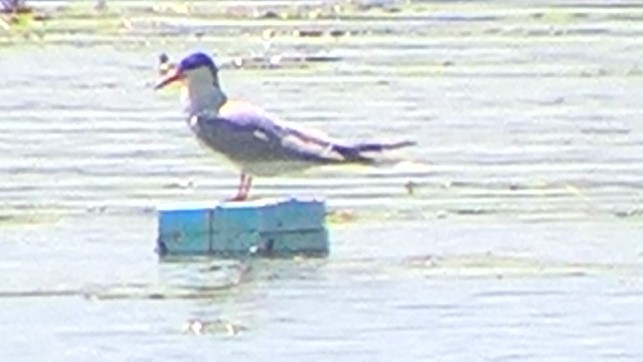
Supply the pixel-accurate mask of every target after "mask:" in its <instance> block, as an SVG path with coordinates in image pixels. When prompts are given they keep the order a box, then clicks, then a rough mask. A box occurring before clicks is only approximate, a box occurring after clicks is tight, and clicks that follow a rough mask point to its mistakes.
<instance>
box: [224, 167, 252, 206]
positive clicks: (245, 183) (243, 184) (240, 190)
mask: <svg viewBox="0 0 643 362" xmlns="http://www.w3.org/2000/svg"><path fill="white" fill-rule="evenodd" d="M251 185H252V176H251V175H248V174H246V173H241V175H240V176H239V186H238V187H237V194H236V195H235V196H234V197H233V198H231V199H228V201H244V200H247V199H248V193H249V192H250V186H251Z"/></svg>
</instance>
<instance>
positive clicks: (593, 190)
mask: <svg viewBox="0 0 643 362" xmlns="http://www.w3.org/2000/svg"><path fill="white" fill-rule="evenodd" d="M108 3H109V2H108ZM197 4H198V5H199V6H205V5H204V4H206V5H207V3H204V2H198V3H197ZM232 4H233V3H232ZM530 4H531V3H529V4H528V3H526V2H524V3H521V4H518V5H519V6H516V4H513V5H512V6H511V7H510V6H509V5H506V4H504V3H503V2H465V3H453V4H450V2H446V3H433V2H426V3H421V4H415V5H416V6H417V8H416V9H415V11H410V10H409V11H402V12H395V11H391V10H390V9H389V12H388V13H386V12H384V13H378V12H377V9H376V10H371V11H370V12H368V11H366V12H360V13H357V15H352V16H346V17H345V18H344V19H345V20H341V19H327V20H315V21H311V20H288V21H277V20H271V19H264V20H243V21H241V20H233V19H220V18H216V19H209V18H208V17H207V16H201V17H198V18H192V19H187V18H185V17H183V16H176V15H175V16H171V17H153V16H151V15H149V14H136V15H131V16H129V17H126V18H125V19H123V18H118V19H117V21H118V22H119V23H123V24H125V25H122V24H121V25H120V28H118V29H116V30H113V31H106V32H104V33H94V32H91V31H86V32H82V31H79V32H77V33H76V34H75V35H73V36H70V35H69V34H68V31H69V29H72V28H74V26H75V25H73V24H72V25H65V26H64V27H60V28H56V27H57V26H60V25H56V23H55V21H52V22H51V24H50V25H48V27H49V28H47V29H48V32H46V33H44V34H45V35H44V38H39V36H32V37H30V40H28V41H26V43H24V42H21V43H18V42H17V41H16V37H15V36H11V35H6V34H5V35H3V34H2V33H0V40H1V42H0V44H3V45H0V74H1V77H0V176H1V179H2V182H1V183H0V205H1V209H0V255H2V256H0V275H2V276H1V277H0V326H2V327H0V336H1V337H2V342H0V357H2V360H64V361H66V360H79V361H81V360H82V361H84V360H87V359H88V358H92V359H94V360H110V361H111V360H161V361H165V360H168V361H169V360H185V359H191V360H212V359H213V358H217V357H223V356H230V357H232V358H234V359H235V360H237V359H239V360H241V359H243V360H257V359H266V358H270V359H275V360H293V361H295V360H300V359H301V358H302V357H304V358H307V359H315V360H329V359H337V360H367V359H368V360H373V359H375V360H382V361H384V360H386V361H388V360H392V359H402V360H409V361H411V360H422V361H426V360H437V361H517V360H529V361H543V360H547V361H579V360H601V361H603V360H604V361H613V360H619V361H620V360H628V361H638V360H641V358H643V348H641V347H640V346H641V344H640V343H639V342H638V341H639V340H640V339H641V332H640V331H641V325H642V324H643V313H642V312H641V305H642V304H643V282H642V279H641V277H642V276H643V273H642V271H643V270H642V265H641V263H642V262H643V244H641V243H640V240H641V237H642V235H643V230H642V228H641V213H642V211H643V209H642V208H641V199H642V196H643V193H642V189H643V176H642V175H643V121H642V120H641V116H642V115H643V104H642V103H641V100H640V98H641V97H640V93H641V91H640V90H641V89H642V86H643V64H642V63H641V59H643V47H641V45H640V44H643V42H642V40H643V39H642V37H643V22H641V19H643V8H641V7H640V5H638V4H637V3H635V2H630V3H628V2H619V3H618V4H616V3H614V4H612V5H611V6H606V5H604V4H601V3H598V2H596V3H592V2H565V3H558V2H556V3H545V2H541V3H539V4H532V5H530ZM266 6H268V5H266ZM402 9H404V7H402ZM375 16H377V17H376V18H375ZM74 24H75V23H74ZM266 27H272V28H273V29H275V31H276V33H277V35H276V37H275V39H273V46H272V48H271V50H270V52H272V53H271V54H280V53H283V54H294V53H301V52H304V53H306V54H317V53H318V52H324V54H330V55H332V56H336V57H340V58H341V60H340V61H339V62H328V63H311V64H304V65H301V64H300V65H297V66H292V67H291V66H284V67H282V68H277V69H233V68H230V67H227V68H226V69H224V70H223V71H222V74H221V81H222V83H223V84H224V87H225V89H226V90H227V92H228V93H229V95H230V96H231V97H233V98H243V99H247V100H250V101H252V102H255V103H257V104H259V105H262V106H263V107H265V108H266V109H267V110H268V111H270V112H272V113H274V114H278V115H279V116H281V117H283V118H284V119H288V120H290V121H296V122H300V123H302V124H305V125H309V126H312V127H315V128H318V129H321V130H323V131H326V132H328V133H330V134H331V135H333V136H337V137H341V138H345V139H348V140H362V139H376V140H379V139H398V138H413V139H415V140H417V141H418V142H419V146H418V147H416V148H413V149H409V150H405V151H404V152H400V153H398V154H396V155H398V156H400V157H401V158H403V159H404V160H405V162H402V163H400V164H398V165H396V166H394V167H389V168H383V169H375V170H373V169H366V168H364V169H353V168H350V169H342V168H334V169H325V170H318V171H315V172H312V173H309V174H306V175H301V176H298V177H288V178H277V179H269V178H264V179H258V180H256V187H255V188H254V190H253V192H254V194H255V195H257V196H277V195H283V194H296V195H300V194H316V195H323V196H325V197H326V198H327V200H328V204H329V206H330V208H331V209H332V210H333V211H334V212H335V215H336V216H337V215H338V216H337V217H335V218H333V219H332V220H331V221H332V222H331V238H332V241H331V255H330V256H329V257H328V258H327V259H322V260H305V259H296V260H241V261H227V262H224V261H213V260H193V261H190V262H186V261H169V262H163V263H161V262H159V261H158V260H157V258H156V255H155V254H154V252H153V246H154V245H153V244H154V240H155V237H156V235H155V232H156V230H155V227H156V225H155V215H154V212H153V211H154V207H155V205H158V204H159V203H164V202H169V201H176V200H203V199H213V200H214V199H221V198H224V197H227V196H229V195H230V194H231V193H232V192H234V188H235V185H236V182H237V175H236V173H235V172H234V170H230V169H227V168H225V167H223V166H222V165H219V164H217V163H216V162H215V161H214V160H212V159H211V158H210V157H209V155H208V154H207V153H206V152H204V151H203V150H202V149H200V148H199V147H198V146H197V144H196V142H195V141H194V139H193V138H192V136H191V134H190V133H189V130H188V129H187V127H186V126H185V123H184V122H183V121H182V120H181V118H180V112H179V104H178V102H177V94H176V90H168V91H164V92H154V91H153V90H152V89H151V85H152V84H153V83H154V81H155V79H156V70H155V62H156V56H157V55H158V53H159V52H161V51H166V52H168V54H170V55H171V56H174V57H178V56H180V55H181V54H183V53H184V52H185V51H187V50H190V49H196V48H200V49H203V48H205V49H209V50H212V51H213V52H215V53H216V54H217V56H218V59H219V62H220V63H221V64H228V63H229V62H230V60H231V59H232V58H233V57H235V56H238V55H240V54H241V55H243V54H248V53H250V52H260V51H262V49H263V45H262V43H261V32H262V31H263V29H264V28H266ZM293 29H300V30H301V29H314V30H318V29H319V30H324V31H327V30H330V29H342V30H351V31H353V32H354V34H352V35H350V36H343V37H339V38H336V39H334V38H330V37H328V36H324V37H321V38H318V37H295V36H292V35H286V34H290V33H291V31H292V30H293ZM0 31H1V28H0ZM38 31H41V30H38ZM159 34H165V35H166V36H163V37H162V36H160V35H159ZM409 184H411V185H413V193H412V194H411V195H410V194H409V193H408V191H407V187H406V186H407V185H409Z"/></svg>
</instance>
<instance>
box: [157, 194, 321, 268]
mask: <svg viewBox="0 0 643 362" xmlns="http://www.w3.org/2000/svg"><path fill="white" fill-rule="evenodd" d="M325 214H326V207H325V203H324V202H323V201H321V200H317V199H268V200H256V201H249V202H228V203H220V204H211V203H210V204H183V205H181V204H174V205H167V206H165V207H163V208H159V210H158V222H159V225H158V230H159V235H158V251H159V253H160V254H161V255H181V254H189V255H199V254H247V255H250V254H257V253H259V254H265V255H271V256H279V255H282V254H283V255H287V254H298V253H301V254H326V253H328V249H329V246H328V232H327V231H326V226H325Z"/></svg>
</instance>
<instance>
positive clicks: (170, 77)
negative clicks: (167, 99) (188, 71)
mask: <svg viewBox="0 0 643 362" xmlns="http://www.w3.org/2000/svg"><path fill="white" fill-rule="evenodd" d="M184 77H185V75H184V74H183V72H181V71H180V70H178V69H177V68H174V69H172V70H170V71H169V72H168V73H167V75H166V76H165V77H163V78H162V79H161V80H160V81H159V82H158V83H156V85H155V86H154V89H161V88H163V87H165V86H167V85H169V84H172V83H174V82H176V81H178V80H181V79H183V78H184Z"/></svg>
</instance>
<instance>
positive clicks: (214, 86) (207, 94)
mask: <svg viewBox="0 0 643 362" xmlns="http://www.w3.org/2000/svg"><path fill="white" fill-rule="evenodd" d="M181 100H182V102H183V105H184V107H185V112H186V113H188V115H189V116H192V115H194V114H195V113H200V112H204V111H207V112H213V113H214V114H218V113H219V109H220V108H221V106H223V104H224V103H225V102H226V96H225V94H224V93H223V91H222V90H221V88H220V87H219V81H218V79H216V78H215V77H214V76H213V75H212V73H211V72H210V70H209V69H207V68H199V69H195V70H192V71H190V72H189V73H188V74H186V79H185V80H184V82H183V87H182V89H181Z"/></svg>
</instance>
